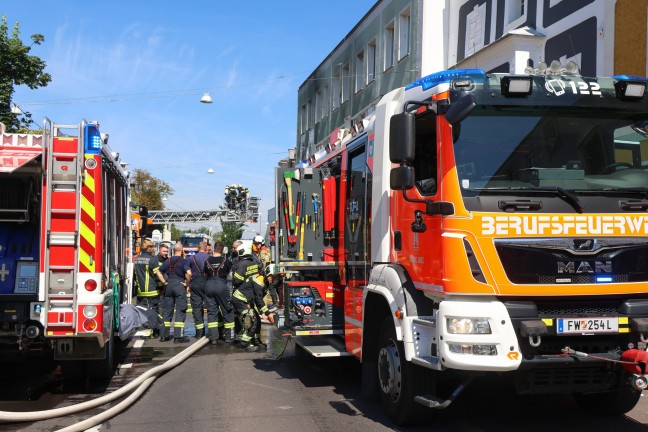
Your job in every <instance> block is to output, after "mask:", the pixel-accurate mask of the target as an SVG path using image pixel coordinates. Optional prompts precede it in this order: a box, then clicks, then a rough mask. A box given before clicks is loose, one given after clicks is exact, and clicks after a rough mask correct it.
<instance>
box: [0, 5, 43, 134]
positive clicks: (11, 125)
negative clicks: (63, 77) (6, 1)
mask: <svg viewBox="0 0 648 432" xmlns="http://www.w3.org/2000/svg"><path fill="white" fill-rule="evenodd" d="M31 40H32V44H31V45H29V46H27V45H24V44H23V42H22V40H20V28H19V26H18V22H16V24H14V27H13V31H12V32H11V36H9V26H8V25H7V18H6V17H4V16H3V17H2V21H0V122H2V123H4V124H5V126H6V127H7V132H26V131H27V130H28V127H29V125H30V124H31V123H32V119H31V114H30V113H28V112H24V111H23V114H22V116H21V115H20V114H14V113H12V112H11V101H12V99H13V94H14V91H15V87H16V86H19V85H26V86H27V87H29V88H30V89H36V88H38V87H45V86H47V84H49V83H50V82H51V81H52V76H51V75H50V74H48V73H46V72H44V70H45V65H46V64H45V62H44V61H43V60H41V59H40V58H39V57H37V56H35V55H29V52H30V51H31V47H32V46H34V45H40V44H41V43H43V41H44V40H45V37H44V36H43V35H41V34H33V35H31Z"/></svg>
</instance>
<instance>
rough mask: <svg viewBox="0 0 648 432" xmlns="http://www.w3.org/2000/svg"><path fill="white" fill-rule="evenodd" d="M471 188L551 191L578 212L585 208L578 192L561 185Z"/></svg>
mask: <svg viewBox="0 0 648 432" xmlns="http://www.w3.org/2000/svg"><path fill="white" fill-rule="evenodd" d="M470 190H473V191H480V192H514V193H519V192H523V193H536V192H539V193H547V192H551V193H552V194H554V195H555V196H556V197H558V198H560V199H562V200H563V201H565V202H566V203H567V204H569V205H571V206H572V207H573V208H574V210H576V211H577V212H578V213H583V210H584V207H583V204H582V203H581V202H580V200H579V199H578V197H577V196H576V194H574V193H573V192H571V191H568V190H567V189H564V188H561V187H560V186H542V187H533V188H526V187H519V186H516V187H494V188H471V189H470Z"/></svg>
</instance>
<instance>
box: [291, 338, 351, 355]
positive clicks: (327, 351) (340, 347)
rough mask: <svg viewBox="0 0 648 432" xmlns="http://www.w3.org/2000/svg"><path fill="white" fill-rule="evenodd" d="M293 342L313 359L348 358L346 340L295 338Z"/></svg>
mask: <svg viewBox="0 0 648 432" xmlns="http://www.w3.org/2000/svg"><path fill="white" fill-rule="evenodd" d="M293 340H294V341H295V343H296V344H297V345H299V346H300V347H302V348H303V349H304V350H306V351H307V352H308V353H309V354H310V355H312V356H313V357H348V356H350V355H351V353H350V352H348V351H347V350H346V348H345V346H344V340H343V339H342V338H340V337H335V336H330V335H318V336H295V337H293Z"/></svg>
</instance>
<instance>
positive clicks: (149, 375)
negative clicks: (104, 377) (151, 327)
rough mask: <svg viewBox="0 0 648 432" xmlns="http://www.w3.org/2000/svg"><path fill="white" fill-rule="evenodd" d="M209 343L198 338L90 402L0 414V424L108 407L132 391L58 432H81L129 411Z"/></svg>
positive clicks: (45, 418)
mask: <svg viewBox="0 0 648 432" xmlns="http://www.w3.org/2000/svg"><path fill="white" fill-rule="evenodd" d="M208 343H209V339H207V338H206V337H203V338H201V339H199V340H198V341H197V342H195V343H194V344H193V345H191V346H190V347H188V348H187V349H185V350H183V351H182V352H181V353H178V354H176V355H175V356H174V357H172V358H170V359H169V360H167V361H166V362H164V363H163V364H161V365H160V366H156V367H154V368H153V369H150V370H148V371H146V372H145V373H143V374H142V375H140V376H139V377H138V378H137V379H136V380H134V381H133V382H131V383H129V384H127V385H125V386H124V387H122V388H120V389H119V390H115V391H114V392H112V393H110V394H107V395H105V396H101V397H99V398H97V399H94V400H91V401H87V402H81V403H80V404H76V405H72V406H68V407H64V408H54V409H51V410H45V411H32V412H11V411H0V423H16V422H34V421H39V420H48V419H52V418H56V417H62V416H66V415H70V414H75V413H78V412H82V411H86V410H89V409H92V408H96V407H98V406H101V405H104V404H107V403H108V402H112V401H113V400H115V399H119V398H120V397H122V396H123V395H125V394H127V393H130V392H131V391H133V390H135V391H134V392H133V394H131V395H130V396H128V397H127V398H126V399H124V400H123V401H121V402H120V403H118V404H117V405H115V406H114V407H112V408H110V409H108V410H106V411H104V412H102V413H101V414H97V415H96V416H93V417H90V418H88V419H86V420H84V421H82V422H80V423H77V424H75V425H72V426H68V427H66V428H63V429H60V430H59V432H82V431H84V430H86V429H88V428H91V427H93V426H96V425H98V424H100V423H102V422H104V421H106V420H108V419H110V418H112V417H114V416H115V415H117V414H119V413H120V412H122V411H123V410H125V409H126V408H128V407H129V406H130V405H131V404H132V403H133V402H135V401H136V400H137V398H138V397H140V396H141V395H142V394H143V393H144V392H145V391H146V389H147V388H148V387H149V386H150V385H151V384H153V381H155V380H156V379H157V377H158V376H159V375H161V374H162V373H164V372H166V371H168V370H169V369H173V368H174V367H176V366H178V365H180V364H181V363H182V362H184V361H185V360H187V359H188V358H189V357H191V356H192V355H194V354H195V353H196V352H198V350H200V349H201V348H202V347H204V346H205V345H207V344H208Z"/></svg>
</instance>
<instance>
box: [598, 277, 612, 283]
mask: <svg viewBox="0 0 648 432" xmlns="http://www.w3.org/2000/svg"><path fill="white" fill-rule="evenodd" d="M595 280H596V283H606V282H613V279H612V276H596V278H595Z"/></svg>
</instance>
